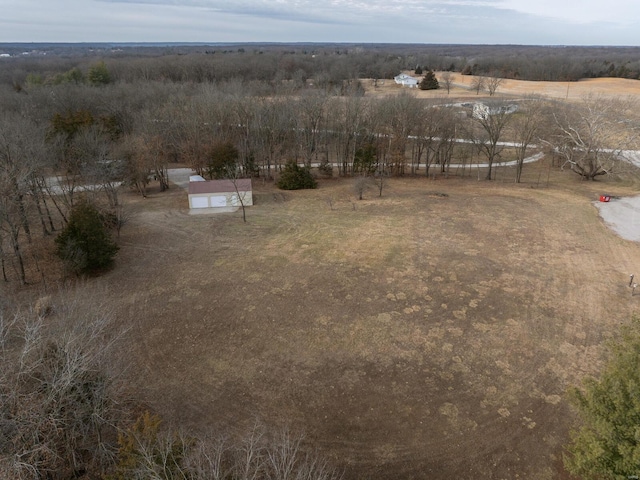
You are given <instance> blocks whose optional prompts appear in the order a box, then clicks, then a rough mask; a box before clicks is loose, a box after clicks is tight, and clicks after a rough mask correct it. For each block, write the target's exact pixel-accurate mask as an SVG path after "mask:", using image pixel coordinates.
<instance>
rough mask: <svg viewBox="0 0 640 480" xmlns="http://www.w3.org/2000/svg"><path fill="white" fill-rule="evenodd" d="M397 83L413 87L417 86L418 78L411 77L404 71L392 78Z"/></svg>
mask: <svg viewBox="0 0 640 480" xmlns="http://www.w3.org/2000/svg"><path fill="white" fill-rule="evenodd" d="M393 79H394V80H395V82H396V83H397V84H398V85H402V86H403V87H409V88H415V87H417V86H418V83H419V82H418V79H417V78H415V77H412V76H411V75H407V74H406V73H401V74H400V75H397V76H395V77H394V78H393Z"/></svg>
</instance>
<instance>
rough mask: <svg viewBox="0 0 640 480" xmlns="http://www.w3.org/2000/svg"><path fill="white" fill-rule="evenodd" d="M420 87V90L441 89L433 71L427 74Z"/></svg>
mask: <svg viewBox="0 0 640 480" xmlns="http://www.w3.org/2000/svg"><path fill="white" fill-rule="evenodd" d="M418 86H419V87H420V90H437V89H438V88H440V84H439V83H438V79H437V78H436V75H435V74H434V73H433V71H431V70H428V71H427V73H425V75H424V77H423V78H422V81H421V82H420V84H419V85H418Z"/></svg>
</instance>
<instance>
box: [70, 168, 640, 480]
mask: <svg viewBox="0 0 640 480" xmlns="http://www.w3.org/2000/svg"><path fill="white" fill-rule="evenodd" d="M548 173H550V174H551V176H550V180H549V183H548V184H547V182H546V177H547V174H548ZM512 174H513V172H511V171H504V172H502V174H499V175H498V178H503V179H504V180H505V183H502V182H478V181H476V180H475V179H474V178H470V177H466V178H451V179H448V180H437V181H433V180H428V179H425V178H422V177H421V178H406V179H392V180H390V181H389V186H388V188H387V189H386V190H385V192H384V195H383V197H382V198H378V197H376V196H374V194H373V192H370V193H369V195H367V196H366V197H365V200H363V201H357V200H355V198H354V196H353V193H352V191H353V190H352V182H351V181H350V180H325V181H322V182H321V184H320V188H319V189H317V190H314V191H300V192H286V193H282V192H279V191H276V190H274V189H273V187H271V186H270V185H266V186H262V185H258V187H257V192H256V205H255V206H254V207H251V208H250V209H249V211H248V223H247V224H243V222H242V220H241V217H240V213H239V212H238V213H236V214H222V215H214V216H206V215H196V216H190V215H188V212H187V199H186V194H185V193H184V192H183V191H180V190H178V189H172V190H171V191H170V192H168V193H167V194H162V195H161V194H155V195H151V196H150V198H148V199H147V200H144V201H142V200H139V199H137V198H135V197H133V196H132V197H130V198H129V200H128V201H130V202H131V203H132V205H133V208H135V209H137V215H136V216H135V217H134V219H133V220H132V221H131V224H130V225H128V226H127V227H126V228H125V229H124V230H123V232H122V237H121V240H122V242H121V245H122V249H121V251H120V254H119V258H118V264H117V266H116V268H115V269H114V270H113V271H112V272H110V273H109V274H107V275H105V276H103V277H101V278H98V279H95V280H93V281H92V282H89V283H88V284H86V285H83V286H81V287H80V288H87V289H88V288H90V287H91V288H94V287H99V288H103V289H104V287H106V288H107V289H108V291H109V293H108V296H109V297H110V298H109V299H108V300H109V302H112V303H114V304H115V305H117V309H118V318H119V319H120V321H121V322H122V324H123V326H125V325H126V326H127V327H129V328H130V331H129V333H128V336H129V340H130V341H129V342H128V345H127V350H126V351H124V352H123V355H125V356H127V357H128V358H130V360H131V367H130V371H129V373H128V375H129V376H130V378H131V379H132V381H133V382H134V383H135V384H136V385H137V386H138V390H139V394H140V396H141V398H143V399H144V400H145V401H147V402H148V403H149V404H150V406H151V407H152V408H154V409H156V410H157V411H158V412H159V413H161V414H162V415H163V416H164V417H166V418H168V419H172V420H174V421H177V422H182V423H184V424H186V425H191V426H193V427H194V428H198V426H201V425H205V424H206V425H220V426H236V425H239V424H243V423H244V422H249V421H251V418H252V417H253V416H254V415H258V416H260V417H261V418H262V419H263V420H264V421H265V422H267V423H269V424H279V423H289V424H291V425H293V426H294V427H295V428H300V429H304V430H305V431H306V432H307V433H308V436H309V439H310V440H311V441H312V442H313V443H314V444H315V445H317V446H318V447H319V448H320V449H321V451H322V452H324V453H325V454H327V455H329V456H332V457H333V458H334V459H335V460H336V461H338V462H339V463H341V464H342V465H344V466H345V467H346V477H347V478H348V479H357V478H362V479H364V478H374V479H375V478H380V479H382V478H434V479H439V478H442V479H444V478H516V477H517V476H520V477H526V478H536V479H541V478H556V477H558V475H559V473H558V472H559V470H558V468H559V467H558V465H559V458H560V455H561V452H562V444H563V443H564V442H565V441H566V440H567V429H568V425H569V419H570V415H569V410H568V407H567V404H566V402H565V400H564V399H563V395H564V392H565V389H566V387H567V385H569V384H570V383H574V382H577V381H579V379H580V378H582V377H583V376H584V375H586V374H589V373H593V372H596V371H597V369H598V367H599V365H600V358H601V353H602V341H603V339H605V338H607V337H609V336H610V335H611V334H612V333H613V332H615V330H616V328H617V327H618V325H619V324H620V323H621V322H625V321H627V320H628V319H629V317H630V315H631V313H632V312H634V311H636V310H637V307H638V301H640V296H636V297H631V296H630V292H629V290H628V288H627V286H626V282H627V279H628V275H629V273H630V272H632V271H634V269H635V268H636V267H637V265H638V261H639V260H640V247H639V246H638V245H637V244H634V243H632V242H627V241H624V240H622V239H620V238H618V237H616V236H615V235H614V234H613V233H612V232H610V231H609V230H608V229H607V228H606V227H605V226H604V225H603V224H602V222H601V221H600V219H599V218H598V215H597V212H596V209H595V208H594V206H593V205H592V204H591V202H592V201H593V200H594V199H596V198H597V194H598V192H600V191H601V188H602V184H591V183H579V182H577V180H576V179H575V177H574V176H572V175H571V174H570V173H568V172H566V173H559V172H553V171H548V170H547V169H546V167H545V166H544V164H540V165H533V166H527V167H525V175H526V183H525V184H524V185H514V184H512V183H510V181H511V180H510V179H511V178H512ZM540 178H542V181H540V180H539V179H540ZM507 181H508V182H509V183H507ZM536 185H537V186H538V188H534V187H536ZM606 188H607V191H608V192H609V193H612V194H620V195H622V194H628V193H630V192H631V191H632V188H631V187H624V186H620V185H615V184H606ZM441 193H443V194H447V195H448V196H440V195H436V194H441ZM328 198H331V199H332V205H333V209H331V208H329V204H328V202H327V199H328ZM354 205H355V208H354Z"/></svg>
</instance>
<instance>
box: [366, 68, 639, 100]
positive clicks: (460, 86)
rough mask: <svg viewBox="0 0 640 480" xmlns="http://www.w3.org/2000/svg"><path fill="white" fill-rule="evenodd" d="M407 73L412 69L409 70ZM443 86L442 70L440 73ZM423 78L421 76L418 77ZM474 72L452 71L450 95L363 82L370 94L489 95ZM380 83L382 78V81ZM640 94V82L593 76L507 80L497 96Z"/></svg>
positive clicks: (389, 83)
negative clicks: (478, 84) (477, 87)
mask: <svg viewBox="0 0 640 480" xmlns="http://www.w3.org/2000/svg"><path fill="white" fill-rule="evenodd" d="M405 73H407V74H410V75H411V74H412V72H410V71H407V72H405ZM436 76H437V77H438V80H439V81H440V82H441V87H442V72H438V73H437V74H436ZM418 78H420V77H418ZM473 78H474V76H473V75H460V74H459V73H453V72H452V73H451V79H452V85H453V87H452V88H451V91H450V93H449V94H447V92H446V90H445V89H444V88H440V89H439V90H419V89H417V88H416V89H408V88H407V87H402V86H400V85H396V83H395V82H394V81H393V80H385V81H384V85H382V86H378V87H374V86H373V82H372V81H371V80H363V85H364V87H365V91H366V93H367V95H371V96H384V95H393V94H397V93H399V92H401V91H403V90H404V91H407V90H411V92H412V93H414V94H415V95H416V96H417V97H418V98H437V99H441V100H446V99H460V100H462V99H469V100H471V99H477V98H485V97H487V96H488V94H487V93H486V92H480V95H476V92H475V91H473V90H472V89H471V84H472V83H473ZM378 85H380V81H378ZM639 94H640V81H638V80H628V79H623V78H590V79H585V80H580V81H578V82H532V81H525V80H504V81H503V82H502V84H501V85H500V87H498V89H497V91H496V94H495V96H496V97H497V98H500V97H505V96H506V97H513V96H517V97H522V96H526V95H539V96H543V97H548V98H555V99H562V100H565V99H568V100H580V99H582V98H584V97H585V96H588V95H602V96H605V97H626V96H636V95H639Z"/></svg>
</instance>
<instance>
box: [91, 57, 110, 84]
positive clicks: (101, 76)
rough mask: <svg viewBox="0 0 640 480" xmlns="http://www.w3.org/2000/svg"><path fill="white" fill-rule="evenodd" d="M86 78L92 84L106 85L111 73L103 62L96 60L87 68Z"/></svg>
mask: <svg viewBox="0 0 640 480" xmlns="http://www.w3.org/2000/svg"><path fill="white" fill-rule="evenodd" d="M87 80H89V83H90V84H92V85H106V84H108V83H111V75H110V74H109V70H108V69H107V66H106V65H105V63H104V62H98V63H96V64H95V65H94V66H92V67H91V68H90V69H89V72H88V73H87Z"/></svg>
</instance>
